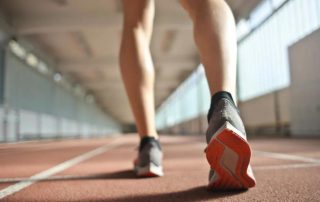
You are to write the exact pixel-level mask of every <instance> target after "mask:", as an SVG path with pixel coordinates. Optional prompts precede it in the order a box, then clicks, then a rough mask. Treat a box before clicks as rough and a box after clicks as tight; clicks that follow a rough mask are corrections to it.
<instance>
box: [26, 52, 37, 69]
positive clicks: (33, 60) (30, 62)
mask: <svg viewBox="0 0 320 202" xmlns="http://www.w3.org/2000/svg"><path fill="white" fill-rule="evenodd" d="M26 62H27V64H28V65H30V66H31V67H37V65H38V62H39V61H38V58H37V57H36V56H35V55H33V54H32V53H28V55H27V57H26Z"/></svg>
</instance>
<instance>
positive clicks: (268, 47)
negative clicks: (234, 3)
mask: <svg viewBox="0 0 320 202" xmlns="http://www.w3.org/2000/svg"><path fill="white" fill-rule="evenodd" d="M276 5H278V4H276ZM260 10H261V8H260ZM257 16H258V15H255V16H254V17H255V18H259V17H257ZM255 18H253V19H255ZM253 19H251V21H253V22H255V21H256V19H255V20H253ZM249 21H250V20H249ZM319 26H320V1H318V0H308V1H306V0H291V1H288V2H287V3H286V4H284V6H283V7H281V8H280V9H279V11H277V12H276V13H275V14H274V15H272V16H271V17H270V18H269V19H268V20H267V21H266V22H265V23H263V24H262V25H261V26H259V27H258V28H257V29H256V30H254V31H253V32H252V33H251V34H249V35H248V36H247V37H245V38H244V39H243V40H241V41H240V42H239V50H238V52H239V53H238V54H239V60H238V61H239V81H240V82H239V87H240V89H239V96H240V100H242V101H245V100H249V99H252V98H254V97H257V96H260V95H263V94H266V93H269V92H272V91H274V90H277V89H281V88H284V87H287V86H289V84H290V71H289V62H288V47H289V46H290V45H291V44H293V43H294V42H296V41H298V40H299V39H301V38H303V37H304V36H306V35H308V34H309V33H311V32H312V31H314V30H315V29H317V28H319Z"/></svg>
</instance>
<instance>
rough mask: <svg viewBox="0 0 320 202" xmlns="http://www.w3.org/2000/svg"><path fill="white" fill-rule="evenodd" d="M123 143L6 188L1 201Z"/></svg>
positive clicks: (81, 156) (2, 191) (86, 155)
mask: <svg viewBox="0 0 320 202" xmlns="http://www.w3.org/2000/svg"><path fill="white" fill-rule="evenodd" d="M121 144H122V143H120V142H119V141H117V140H115V141H113V142H111V143H109V144H107V145H103V146H101V147H98V148H97V149H94V150H91V151H89V152H86V153H84V154H81V155H79V156H77V157H75V158H72V159H70V160H67V161H65V162H62V163H60V164H58V165H56V166H54V167H52V168H49V169H48V170H45V171H42V172H40V173H38V174H35V175H33V176H31V177H30V178H28V179H27V180H24V181H21V182H18V183H16V184H13V185H11V186H9V187H6V188H4V189H2V190H0V199H2V198H4V197H7V196H9V195H11V194H14V193H16V192H18V191H20V190H22V189H24V188H26V187H28V186H30V185H32V184H34V183H36V182H37V181H39V180H41V179H45V178H48V177H50V176H52V175H54V174H56V173H59V172H61V171H63V170H66V169H68V168H70V167H72V166H74V165H76V164H78V163H80V162H82V161H85V160H88V159H90V158H92V157H95V156H97V155H100V154H102V153H104V152H106V151H109V150H111V149H113V148H115V147H117V146H119V145H121Z"/></svg>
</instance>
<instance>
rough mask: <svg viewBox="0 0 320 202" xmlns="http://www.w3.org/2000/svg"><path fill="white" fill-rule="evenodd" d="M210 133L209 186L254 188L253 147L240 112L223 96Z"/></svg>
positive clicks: (214, 115) (210, 125) (208, 146)
mask: <svg viewBox="0 0 320 202" xmlns="http://www.w3.org/2000/svg"><path fill="white" fill-rule="evenodd" d="M235 126H237V128H236V127H235ZM206 136H207V142H208V145H207V148H206V149H205V153H206V158H207V160H208V163H209V165H210V167H211V170H210V173H209V184H208V189H209V190H217V189H248V188H251V187H254V186H255V184H256V181H255V178H254V175H253V172H252V169H251V166H250V158H251V149H250V146H249V144H248V142H247V140H246V133H245V129H244V126H243V123H242V120H241V118H240V115H239V112H238V110H237V108H236V107H235V106H234V105H233V104H232V103H230V101H229V100H227V99H221V100H220V101H219V103H218V104H217V105H216V107H215V109H214V111H213V112H212V115H211V119H210V121H209V127H208V131H207V134H206Z"/></svg>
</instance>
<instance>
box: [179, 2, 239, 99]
mask: <svg viewBox="0 0 320 202" xmlns="http://www.w3.org/2000/svg"><path fill="white" fill-rule="evenodd" d="M180 2H181V4H182V6H183V7H184V8H185V9H186V10H187V12H188V13H189V15H190V17H191V19H192V21H193V24H194V38H195V42H196V45H197V47H198V50H199V54H200V58H201V62H202V64H203V65H204V67H205V72H206V76H207V80H208V84H209V88H210V92H211V95H214V94H215V93H216V92H219V91H228V92H230V93H231V94H232V96H233V97H234V98H236V54H237V43H236V29H235V22H234V19H233V15H232V12H231V10H230V9H229V7H228V5H227V4H226V3H225V1H224V0H200V1H199V0H180Z"/></svg>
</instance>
